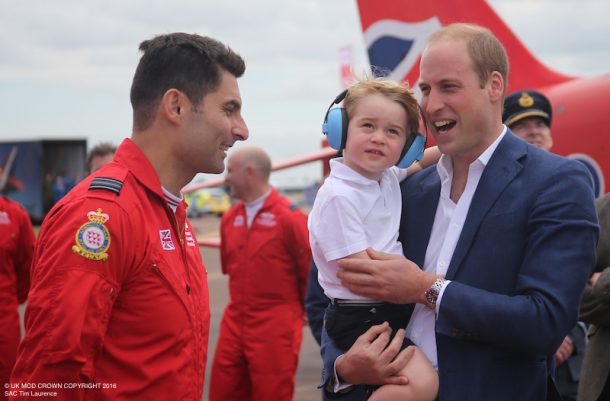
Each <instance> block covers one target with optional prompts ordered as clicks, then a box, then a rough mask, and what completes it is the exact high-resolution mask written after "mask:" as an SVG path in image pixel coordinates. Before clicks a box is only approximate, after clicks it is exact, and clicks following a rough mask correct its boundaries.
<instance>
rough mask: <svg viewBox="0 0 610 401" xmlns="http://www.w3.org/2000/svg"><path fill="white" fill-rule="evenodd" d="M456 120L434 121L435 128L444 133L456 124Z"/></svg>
mask: <svg viewBox="0 0 610 401" xmlns="http://www.w3.org/2000/svg"><path fill="white" fill-rule="evenodd" d="M455 124H456V122H455V121H454V120H442V121H437V122H435V123H434V128H435V129H436V131H437V132H440V133H443V132H446V131H449V130H450V129H451V128H453V127H454V126H455Z"/></svg>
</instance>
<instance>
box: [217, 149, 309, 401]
mask: <svg viewBox="0 0 610 401" xmlns="http://www.w3.org/2000/svg"><path fill="white" fill-rule="evenodd" d="M270 173H271V160H270V159H269V156H267V154H266V153H265V152H264V151H263V150H262V149H258V148H244V149H239V150H237V151H236V152H235V153H233V154H232V155H231V157H230V158H229V162H228V165H227V176H226V184H227V185H228V187H229V188H230V190H231V195H232V197H234V198H237V199H241V200H242V202H240V203H238V204H237V205H235V206H234V207H233V208H231V210H229V211H228V212H227V213H226V214H225V215H224V216H223V218H222V222H221V261H222V269H223V272H224V273H225V274H228V275H229V292H230V296H231V300H230V302H229V305H228V306H227V308H226V309H225V312H224V315H223V318H222V322H221V327H220V336H219V338H218V345H217V347H216V354H215V355H214V362H213V364H212V376H211V382H210V401H229V400H235V401H259V400H274V401H289V400H292V395H293V392H294V385H295V379H294V376H295V372H296V369H297V364H298V359H299V351H300V347H301V338H302V333H303V317H304V306H303V304H304V299H305V291H306V286H307V276H308V272H309V265H310V262H311V251H310V248H309V235H308V232H307V217H306V215H305V214H304V213H302V212H301V211H300V210H298V209H297V208H296V207H294V206H293V205H292V204H291V202H290V201H288V200H287V199H285V198H283V197H282V196H280V194H279V193H278V192H277V190H275V189H274V188H272V187H271V186H270V185H269V174H270Z"/></svg>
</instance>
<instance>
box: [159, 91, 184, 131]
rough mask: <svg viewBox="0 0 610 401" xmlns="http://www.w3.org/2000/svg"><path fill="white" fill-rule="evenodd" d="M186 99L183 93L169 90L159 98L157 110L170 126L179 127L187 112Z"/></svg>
mask: <svg viewBox="0 0 610 401" xmlns="http://www.w3.org/2000/svg"><path fill="white" fill-rule="evenodd" d="M187 102H188V99H187V97H186V96H185V95H184V93H182V92H180V91H179V90H177V89H173V88H172V89H169V90H168V91H167V92H165V94H163V97H162V98H161V104H160V105H159V110H160V111H161V112H162V113H163V115H164V116H165V118H166V119H167V120H168V121H169V122H171V123H172V124H176V125H179V124H180V123H181V121H182V118H183V117H184V113H185V111H186V110H187V108H186V107H187V104H186V103H187Z"/></svg>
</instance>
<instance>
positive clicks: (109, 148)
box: [87, 142, 116, 168]
mask: <svg viewBox="0 0 610 401" xmlns="http://www.w3.org/2000/svg"><path fill="white" fill-rule="evenodd" d="M115 153H116V146H114V145H113V144H111V143H110V142H100V143H98V144H97V145H95V146H94V147H92V148H91V150H90V151H89V154H88V155H87V166H88V167H89V168H91V160H92V159H93V158H94V157H98V156H106V155H114V154H115Z"/></svg>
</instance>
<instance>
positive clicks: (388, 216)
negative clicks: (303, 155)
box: [308, 158, 407, 299]
mask: <svg viewBox="0 0 610 401" xmlns="http://www.w3.org/2000/svg"><path fill="white" fill-rule="evenodd" d="M406 176H407V172H406V170H405V169H399V168H397V167H392V168H389V169H387V170H385V171H384V172H383V173H382V176H381V179H380V180H379V181H375V180H371V179H369V178H366V177H364V176H362V175H361V174H359V173H357V172H356V171H354V170H352V169H351V168H350V167H348V166H346V165H345V164H343V158H337V159H332V160H331V161H330V175H329V176H328V178H327V179H326V181H324V184H323V185H322V186H321V187H320V190H319V191H318V194H317V196H316V200H315V202H314V205H313V209H312V210H311V212H310V214H309V221H308V228H309V242H310V245H311V250H312V253H313V259H314V261H315V263H316V266H317V267H318V281H319V282H320V285H321V286H322V288H323V289H324V293H325V294H326V296H328V297H329V298H333V299H335V298H339V299H367V298H365V297H361V296H359V295H356V294H354V293H352V292H350V291H349V290H347V289H346V288H344V287H343V286H342V285H341V282H340V281H339V279H337V262H336V261H337V259H341V258H344V257H346V256H349V255H353V254H354V253H357V252H360V251H364V250H366V248H368V247H371V248H373V249H375V250H378V251H382V252H386V253H393V254H400V255H402V245H401V244H400V242H399V241H398V227H399V225H400V213H401V209H402V201H401V194H400V186H399V182H400V181H401V180H403V179H404V178H406Z"/></svg>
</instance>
